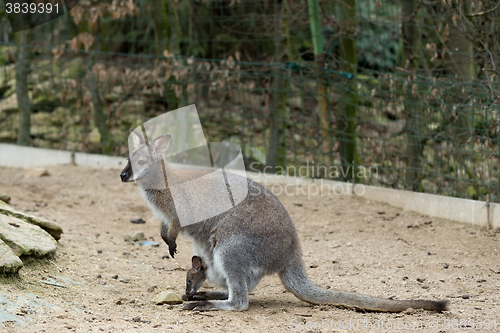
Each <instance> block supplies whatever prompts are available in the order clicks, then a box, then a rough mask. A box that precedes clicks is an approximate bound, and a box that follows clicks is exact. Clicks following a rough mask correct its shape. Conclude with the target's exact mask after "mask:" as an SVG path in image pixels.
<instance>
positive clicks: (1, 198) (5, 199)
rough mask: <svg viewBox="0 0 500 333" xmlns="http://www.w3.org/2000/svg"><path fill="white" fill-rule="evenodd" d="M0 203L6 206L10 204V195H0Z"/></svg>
mask: <svg viewBox="0 0 500 333" xmlns="http://www.w3.org/2000/svg"><path fill="white" fill-rule="evenodd" d="M0 201H3V202H5V203H6V204H8V203H9V202H10V195H8V194H5V193H0Z"/></svg>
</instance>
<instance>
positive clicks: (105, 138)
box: [87, 24, 113, 154]
mask: <svg viewBox="0 0 500 333" xmlns="http://www.w3.org/2000/svg"><path fill="white" fill-rule="evenodd" d="M99 29H100V26H99V24H98V25H97V30H96V33H95V42H94V48H95V51H96V52H98V51H99V50H100V44H101V43H100V41H99ZM93 65H94V63H93V59H92V55H91V54H89V56H88V64H87V66H88V70H87V72H88V73H89V76H88V77H89V90H90V94H91V96H92V105H93V106H94V123H95V126H96V127H97V129H98V130H99V134H100V135H101V144H102V149H101V151H102V153H103V154H109V153H110V152H111V150H112V149H113V139H112V137H111V133H110V132H109V128H108V117H107V116H106V113H104V104H103V102H102V101H101V98H100V97H99V92H98V91H99V90H98V89H99V87H97V82H96V79H95V75H94V72H93V71H92V66H93Z"/></svg>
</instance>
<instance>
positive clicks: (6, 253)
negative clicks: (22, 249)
mask: <svg viewBox="0 0 500 333" xmlns="http://www.w3.org/2000/svg"><path fill="white" fill-rule="evenodd" d="M21 267H23V262H22V261H21V259H19V258H18V257H17V256H16V254H15V253H14V252H13V251H12V250H11V248H10V247H9V246H8V245H7V244H5V243H4V242H3V241H2V240H1V239H0V273H3V274H6V273H7V274H14V273H17V271H18V270H19V269H21Z"/></svg>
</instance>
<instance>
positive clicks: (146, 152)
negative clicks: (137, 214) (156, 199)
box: [120, 129, 171, 183]
mask: <svg viewBox="0 0 500 333" xmlns="http://www.w3.org/2000/svg"><path fill="white" fill-rule="evenodd" d="M131 131H132V133H131V137H132V140H133V141H134V147H135V148H134V150H133V151H132V152H130V154H129V158H128V163H127V165H126V166H125V168H124V169H123V170H122V172H121V173H120V178H121V179H122V182H124V183H125V182H132V181H135V180H140V179H144V178H149V181H154V178H155V177H157V176H158V175H157V173H158V172H159V171H161V167H160V161H161V160H162V158H163V152H164V151H165V150H167V148H168V146H169V144H170V140H171V135H170V134H164V135H161V136H159V137H157V138H156V139H154V140H152V141H150V142H146V140H144V137H143V136H142V134H140V133H137V131H136V130H134V129H132V130H131Z"/></svg>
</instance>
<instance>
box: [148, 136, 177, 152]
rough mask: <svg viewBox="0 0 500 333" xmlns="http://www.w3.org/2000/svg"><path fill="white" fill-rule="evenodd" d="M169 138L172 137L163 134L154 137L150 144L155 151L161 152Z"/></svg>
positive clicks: (167, 144) (165, 148)
mask: <svg viewBox="0 0 500 333" xmlns="http://www.w3.org/2000/svg"><path fill="white" fill-rule="evenodd" d="M170 139H172V136H171V135H170V134H164V135H162V136H159V137H157V138H156V139H154V141H153V144H152V147H153V149H154V151H155V152H156V153H163V152H164V151H165V150H167V148H168V146H169V145H170Z"/></svg>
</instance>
